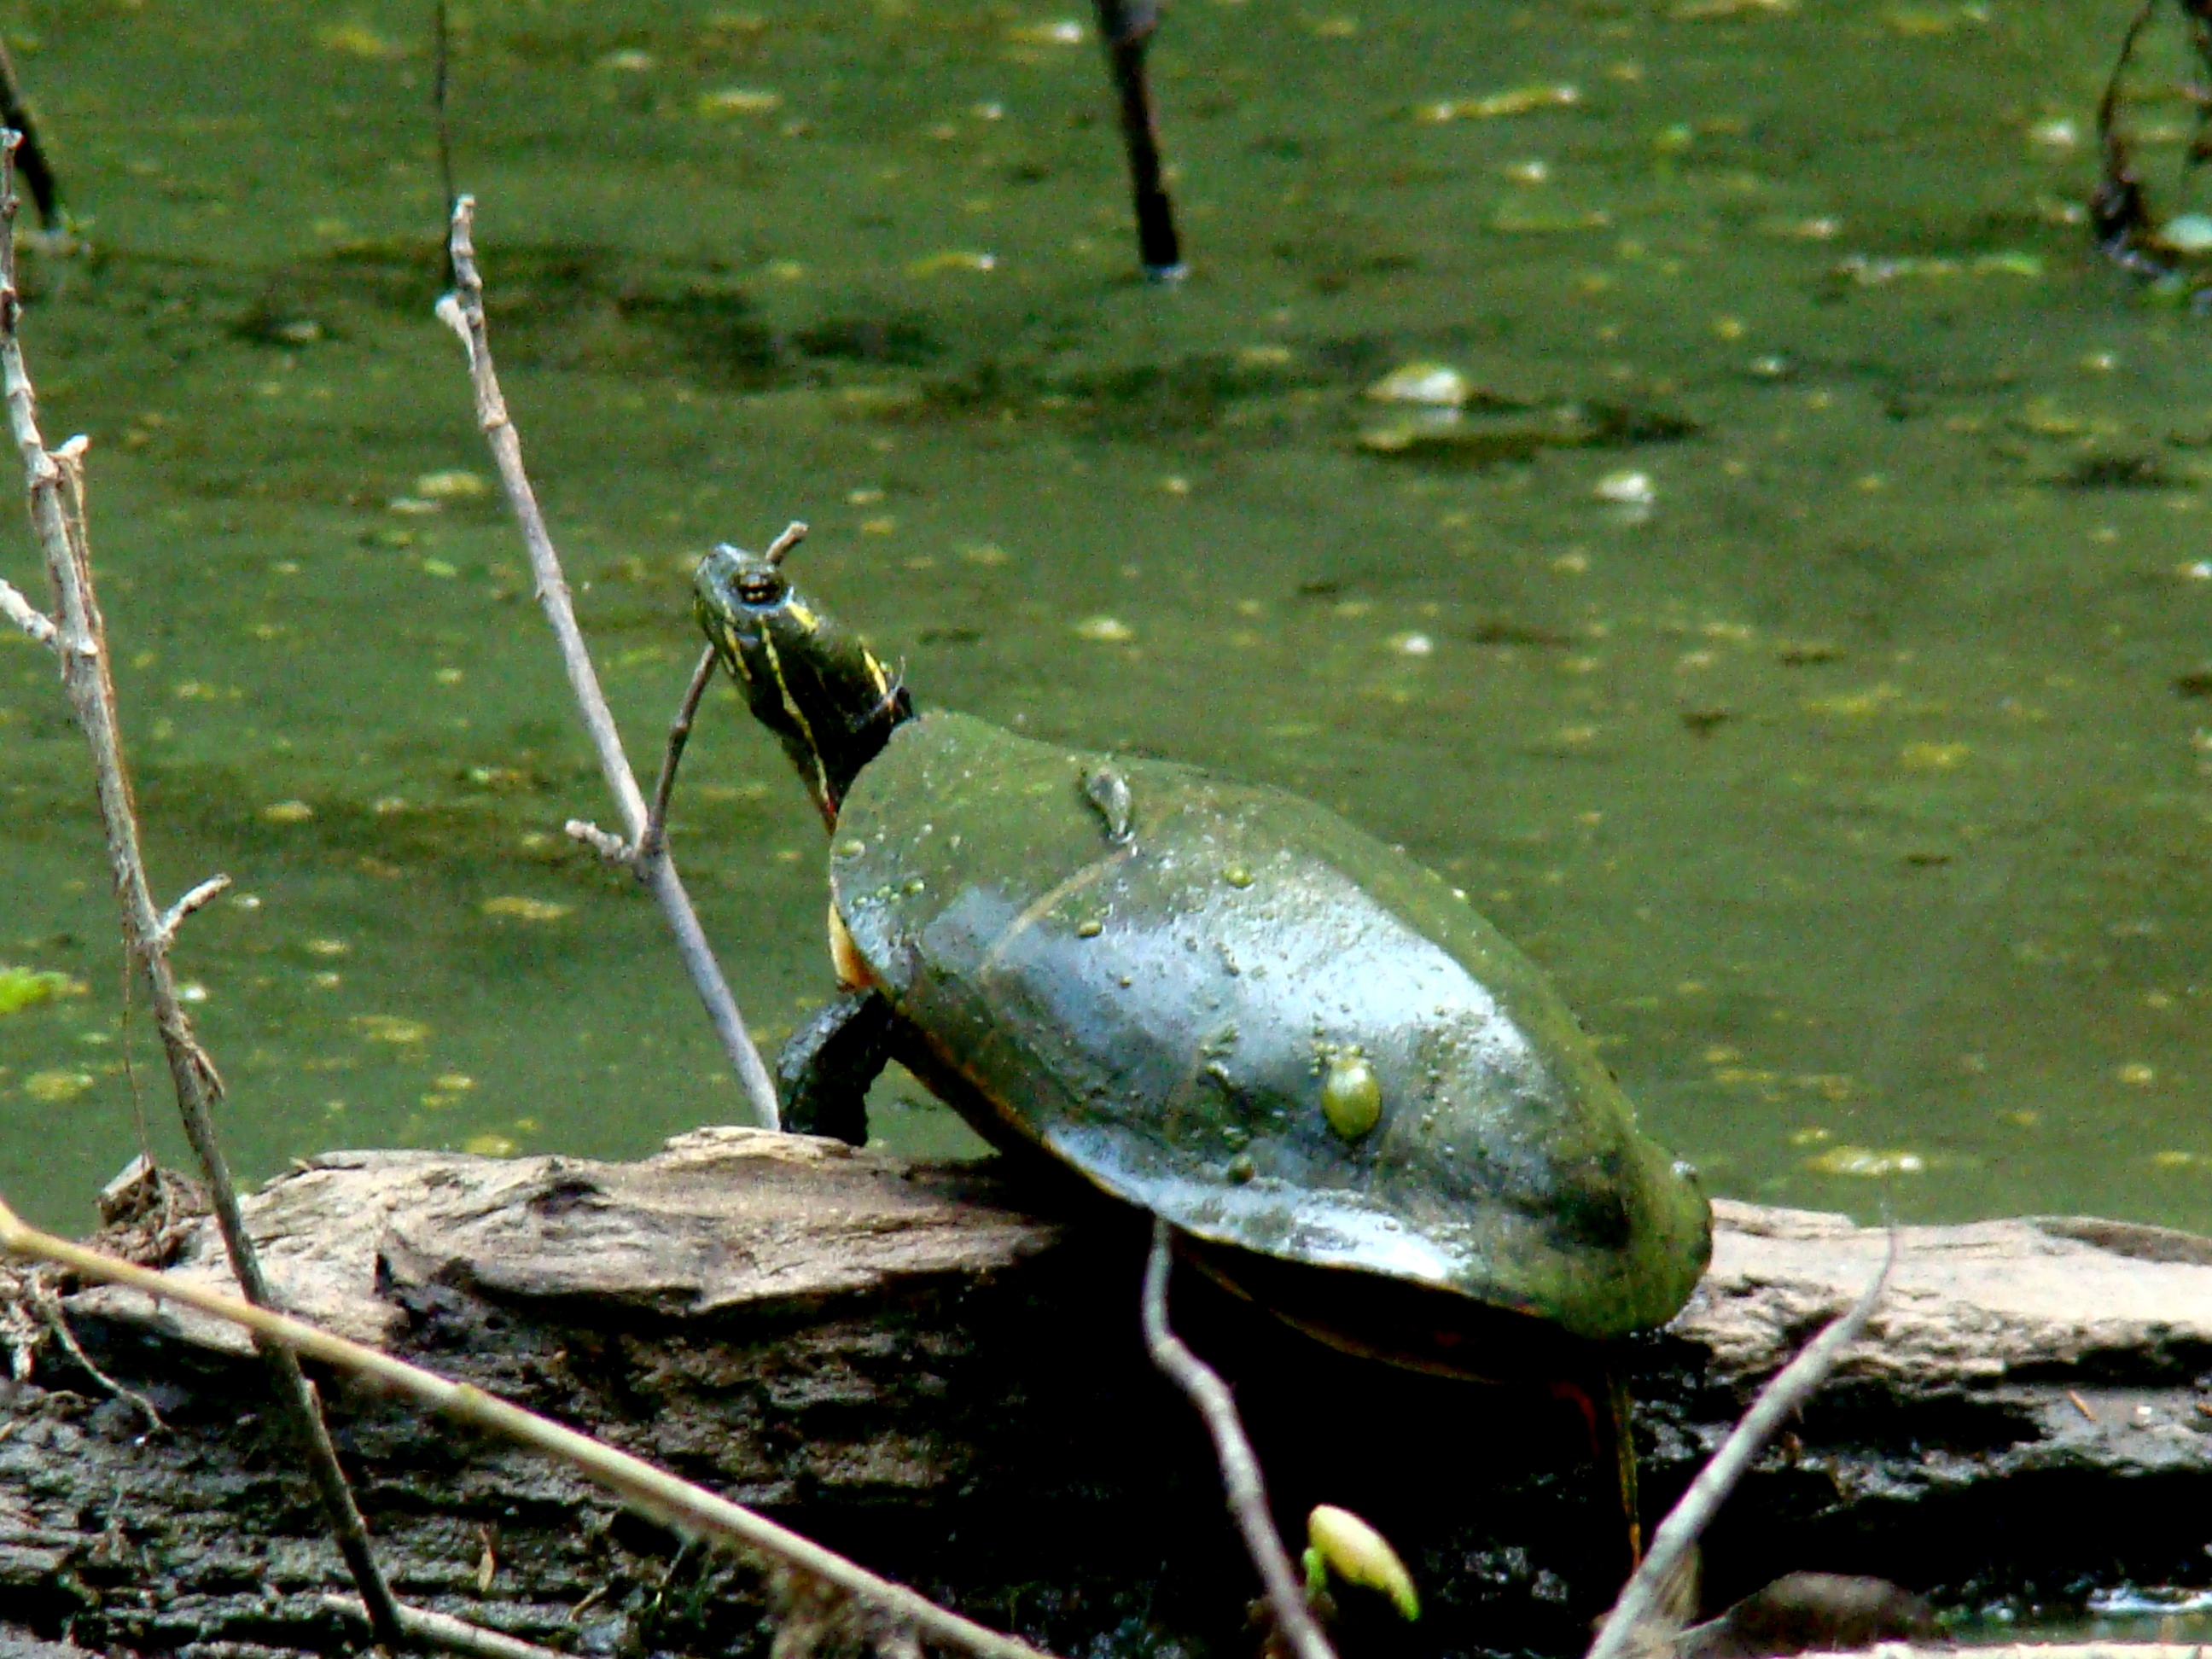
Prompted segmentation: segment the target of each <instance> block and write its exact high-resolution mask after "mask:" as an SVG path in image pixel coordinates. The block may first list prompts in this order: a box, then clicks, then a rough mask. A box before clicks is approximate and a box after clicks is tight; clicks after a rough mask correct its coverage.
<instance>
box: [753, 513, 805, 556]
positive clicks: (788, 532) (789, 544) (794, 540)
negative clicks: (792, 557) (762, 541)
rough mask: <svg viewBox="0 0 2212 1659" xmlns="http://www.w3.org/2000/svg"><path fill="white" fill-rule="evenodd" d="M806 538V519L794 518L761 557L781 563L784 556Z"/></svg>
mask: <svg viewBox="0 0 2212 1659" xmlns="http://www.w3.org/2000/svg"><path fill="white" fill-rule="evenodd" d="M805 539H806V525H805V520H799V519H793V520H792V521H791V522H790V523H789V524H787V525H786V526H784V527H783V530H782V532H781V533H780V534H779V535H778V536H777V537H776V538H775V540H774V541H772V542H770V543H769V544H768V551H767V552H765V553H763V554H762V555H761V557H763V558H764V559H766V560H767V561H768V562H769V563H770V564H781V563H782V562H783V556H784V555H785V554H787V553H788V552H790V551H791V550H792V549H793V548H794V547H796V546H798V545H799V543H801V542H803V541H805Z"/></svg>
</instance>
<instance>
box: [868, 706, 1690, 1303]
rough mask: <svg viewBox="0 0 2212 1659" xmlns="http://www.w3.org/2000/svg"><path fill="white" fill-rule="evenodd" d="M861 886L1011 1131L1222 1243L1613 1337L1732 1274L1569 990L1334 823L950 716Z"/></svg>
mask: <svg viewBox="0 0 2212 1659" xmlns="http://www.w3.org/2000/svg"><path fill="white" fill-rule="evenodd" d="M1124 786H1126V789H1125V788H1124ZM830 883H831V890H832V902H833V904H834V906H835V908H836V910H837V912H838V913H839V915H841V916H842V919H843V921H844V922H845V925H846V927H847V929H848V932H849V933H850V934H851V938H852V941H853V944H854V946H855V948H856V949H857V951H858V952H859V954H860V958H861V960H862V961H863V962H864V963H866V967H867V969H868V971H869V973H870V975H872V977H873V978H874V980H875V981H876V982H877V983H878V986H879V987H881V988H882V990H883V991H884V994H886V996H887V997H888V998H889V999H890V1003H891V1005H892V1006H893V1007H894V1008H895V1009H896V1012H897V1013H898V1014H899V1015H900V1016H901V1017H902V1018H903V1020H904V1021H905V1022H906V1023H907V1024H908V1025H909V1026H910V1027H911V1028H912V1030H914V1031H915V1032H916V1033H918V1034H919V1036H920V1037H921V1039H922V1041H923V1042H925V1043H926V1045H927V1048H928V1050H929V1052H930V1054H931V1056H932V1058H933V1060H936V1061H937V1062H939V1063H940V1064H941V1065H942V1066H944V1067H945V1068H946V1069H947V1070H948V1071H950V1072H952V1073H957V1075H958V1077H959V1079H962V1080H963V1081H964V1083H965V1084H966V1085H969V1086H970V1087H972V1089H973V1091H975V1097H976V1100H975V1102H969V1103H965V1105H964V1106H963V1109H967V1110H969V1111H970V1113H971V1115H973V1114H974V1113H975V1112H977V1111H981V1110H984V1109H987V1110H988V1112H989V1113H991V1114H992V1115H994V1120H995V1121H991V1122H979V1123H978V1125H977V1127H979V1128H981V1129H982V1130H983V1131H984V1133H986V1134H987V1135H990V1136H992V1138H994V1139H999V1140H1001V1141H1004V1140H1005V1139H1006V1138H1007V1136H1008V1135H1009V1134H1012V1136H1014V1137H1017V1138H1018V1139H1020V1140H1023V1141H1025V1142H1028V1143H1030V1144H1031V1145H1033V1146H1037V1147H1041V1148H1042V1149H1043V1150H1044V1151H1045V1152H1048V1153H1049V1154H1051V1155H1052V1156H1053V1157H1054V1158H1057V1159H1058V1160H1060V1162H1061V1163H1063V1164H1066V1165H1068V1166H1069V1167H1071V1168H1072V1169H1073V1170H1077V1171H1079V1173H1081V1174H1082V1175H1083V1176H1085V1177H1087V1178H1088V1179H1089V1180H1090V1181H1091V1182H1093V1183H1095V1184H1096V1185H1097V1186H1098V1187H1099V1188H1103V1189H1104V1190H1105V1191H1106V1192H1107V1193H1109V1194H1112V1195H1113V1196H1115V1197H1116V1198H1119V1199H1121V1200H1126V1201H1127V1202H1128V1203H1131V1204H1134V1205H1138V1206H1142V1207H1144V1208H1146V1209H1148V1210H1151V1211H1152V1212H1155V1213H1157V1214H1159V1215H1162V1216H1164V1217H1165V1218H1167V1219H1168V1220H1169V1221H1170V1222H1172V1223H1173V1224H1174V1225H1176V1227H1178V1228H1181V1229H1182V1230H1183V1231H1186V1232H1188V1233H1189V1234H1191V1235H1193V1236H1194V1237H1197V1238H1199V1239H1200V1240H1204V1241H1208V1242H1211V1243H1216V1244H1222V1245H1228V1246H1233V1247H1236V1248H1237V1249H1243V1250H1247V1251H1253V1252H1257V1253H1259V1254H1261V1255H1263V1256H1270V1257H1274V1258H1278V1259H1279V1260H1281V1261H1290V1262H1295V1263H1300V1264H1305V1265H1308V1266H1311V1267H1338V1268H1351V1269H1355V1270H1358V1271H1359V1272H1362V1273H1370V1274H1380V1275H1383V1276H1386V1277H1388V1278H1390V1279H1400V1280H1404V1281H1407V1283H1409V1284H1413V1285H1422V1286H1427V1287H1431V1288H1433V1289H1436V1290H1441V1291H1452V1292H1456V1293H1457V1294H1459V1295H1461V1296H1463V1297H1471V1298H1473V1299H1474V1301H1476V1302H1478V1303H1480V1304H1486V1305H1488V1306H1490V1307H1494V1308H1498V1309H1504V1310H1510V1311H1513V1312H1516V1313H1522V1314H1528V1315H1533V1316H1536V1317H1538V1318H1540V1319H1543V1320H1546V1321H1549V1322H1553V1324H1555V1325H1557V1326H1559V1327H1560V1328H1564V1329H1565V1330H1566V1331H1567V1332H1569V1333H1570V1334H1573V1335H1576V1336H1581V1337H1588V1338H1593V1339H1605V1338H1609V1337H1613V1336H1619V1335H1621V1334H1626V1333H1628V1332H1632V1331H1636V1330H1640V1329H1644V1328H1650V1327H1653V1326H1656V1325H1659V1324H1662V1323H1664V1322H1666V1321H1667V1320H1668V1319H1669V1318H1671V1317H1672V1316H1674V1313H1675V1312H1676V1311H1677V1310H1679V1309H1680V1307H1681V1305H1682V1304H1683V1302H1684V1301H1685V1300H1686V1298H1687V1297H1688V1296H1689V1293H1690V1290H1691V1288H1692V1285H1694V1284H1695V1283H1696V1282H1697V1279H1698V1278H1699V1275H1700V1273H1702V1272H1703V1271H1704V1268H1705V1261H1706V1258H1707V1255H1708V1253H1709V1250H1710V1238H1711V1214H1710V1211H1709V1208H1708V1206H1707V1204H1706V1201H1705V1197H1704V1195H1703V1194H1702V1193H1701V1192H1700V1191H1699V1188H1698V1186H1697V1183H1696V1181H1695V1177H1694V1176H1693V1175H1692V1173H1691V1172H1690V1171H1689V1170H1687V1169H1686V1167H1685V1166H1683V1165H1681V1164H1677V1163H1675V1162H1674V1160H1673V1159H1672V1158H1670V1157H1669V1156H1668V1154H1667V1153H1666V1152H1663V1151H1662V1150H1661V1149H1660V1148H1659V1147H1658V1146H1655V1145H1654V1144H1653V1143H1652V1142H1650V1141H1649V1140H1647V1139H1644V1137H1643V1136H1642V1135H1641V1134H1640V1133H1638V1131H1637V1129H1636V1126H1635V1120H1634V1112H1633V1109H1632V1108H1631V1107H1630V1105H1629V1103H1628V1101H1627V1099H1626V1097H1625V1096H1623V1094H1622V1093H1621V1091H1620V1089H1619V1087H1618V1086H1617V1085H1615V1084H1614V1083H1613V1079H1612V1077H1611V1075H1610V1074H1609V1073H1607V1070H1606V1068H1605V1066H1604V1065H1603V1063H1602V1062H1601V1060H1599V1059H1598V1056H1597V1054H1596V1053H1595V1050H1594V1048H1592V1047H1591V1044H1590V1042H1589V1038H1588V1037H1586V1036H1584V1035H1583V1031H1582V1030H1581V1028H1580V1026H1579V1025H1578V1024H1577V1023H1576V1021H1575V1018H1574V1016H1573V1015H1572V1014H1571V1012H1568V1010H1567V1007H1566V1006H1565V1003H1563V1002H1562V1001H1561V1000H1560V999H1559V995H1558V994H1557V993H1555V992H1554V991H1553V989H1552V987H1551V985H1550V983H1549V981H1547V979H1546V978H1545V976H1544V975H1543V973H1542V971H1541V969H1538V968H1537V967H1536V966H1535V965H1534V963H1531V962H1530V961H1529V960H1528V958H1527V957H1524V956H1523V955H1522V954H1521V952H1520V951H1517V950H1516V949H1515V948H1514V946H1513V945H1510V943H1508V942H1507V940H1506V939H1504V936H1503V935H1502V934H1500V933H1498V930H1497V929H1496V928H1494V927H1492V926H1491V925H1490V924H1489V923H1488V922H1486V921H1484V920H1483V919H1482V917H1481V916H1480V915H1477V914H1476V913H1475V911H1474V909H1473V908H1471V907H1470V906H1469V905H1468V903H1467V902H1466V901H1465V899H1464V897H1463V896H1462V895H1460V894H1458V893H1456V892H1455V891H1454V890H1452V889H1451V888H1449V886H1447V885H1446V884H1444V882H1443V880H1442V879H1441V878H1439V877H1437V875H1436V874H1435V873H1434V872H1431V871H1430V870H1428V869H1426V868H1425V867H1423V866H1421V865H1419V864H1418V863H1416V862H1415V861H1414V860H1413V859H1411V858H1409V857H1407V855H1406V854H1403V853H1401V852H1399V851H1396V850H1395V849H1394V848H1389V847H1387V846H1385V845H1383V843H1382V842H1378V841H1376V839H1374V838H1373V837H1372V836H1368V835H1366V834H1364V833H1363V832H1362V831H1360V830H1358V829H1354V828H1353V827H1352V825H1351V824H1349V823H1346V822H1345V821H1344V820H1343V819H1342V818H1340V817H1338V816H1337V815H1336V814H1334V813H1333V812H1330V811H1327V810H1325V809H1323V808H1322V807H1320V806H1317V805H1314V804H1313V803H1312V802H1310V801H1307V800H1303V799H1299V798H1297V796H1294V795H1290V794H1286V793H1284V792H1282V791H1280V790H1276V789H1270V788H1264V787H1253V786H1250V785H1246V784H1240V783H1235V782H1231V781H1227V780H1225V779H1222V778H1219V777H1217V776H1214V775H1212V774H1210V773H1207V772H1205V771H1202V770H1200V769H1194V768H1192V767H1188V766H1178V765H1174V764H1170V763H1165V762H1160V761H1152V760H1140V759H1124V758H1119V757H1108V756H1104V755H1100V754H1092V753H1084V752H1081V751H1079V750H1068V749H1062V748H1058V747H1054V746H1053V745H1050V744H1042V743H1036V742H1032V741H1030V740H1029V739H1027V738H1019V737H1016V736H1014V735H1013V734H1012V733H1011V732H1005V731H1002V730H1000V728H998V727H996V726H991V725H988V724H987V723H986V722H984V721H981V720H975V719H972V718H970V717H969V716H966V715H963V714H945V713H931V714H924V715H922V716H921V717H920V718H918V719H916V720H911V721H908V723H906V724H905V725H903V726H900V727H899V728H898V730H897V731H896V732H894V733H893V734H892V736H891V738H890V743H889V745H888V746H887V747H886V748H885V750H884V752H883V753H882V754H881V755H880V756H878V757H877V758H876V759H874V760H873V761H872V762H871V763H869V764H868V766H867V767H866V769H864V770H863V771H862V772H861V773H860V776H859V778H858V779H857V781H855V782H854V786H853V788H852V791H851V793H850V794H849V795H848V797H847V799H846V800H845V802H844V805H843V809H842V813H841V816H840V818H839V821H838V826H837V830H836V836H835V838H834V840H833V842H832V847H831V857H830ZM1370 1079H1371V1082H1372V1084H1373V1085H1379V1088H1378V1089H1376V1090H1374V1091H1370V1089H1369V1082H1370ZM1347 1080H1349V1083H1350V1085H1352V1086H1351V1087H1350V1088H1349V1089H1348V1090H1347V1087H1346V1084H1347ZM1332 1088H1334V1091H1335V1097H1334V1099H1330V1098H1328V1096H1329V1093H1330V1091H1331V1090H1332ZM1347 1092H1348V1093H1349V1094H1350V1095H1351V1096H1352V1097H1353V1103H1354V1105H1355V1107H1362V1106H1364V1108H1366V1109H1365V1110H1359V1109H1355V1110H1352V1111H1351V1112H1349V1113H1347V1112H1346V1111H1344V1110H1343V1109H1341V1108H1342V1106H1343V1103H1344V1097H1345V1096H1346V1093H1347ZM1377 1093H1379V1100H1378V1099H1376V1098H1374V1097H1373V1095H1374V1094H1377ZM956 1103H957V1102H956ZM978 1103H981V1104H980V1105H979V1104H978ZM1331 1106H1334V1107H1336V1108H1338V1109H1337V1110H1336V1112H1335V1121H1334V1122H1333V1121H1332V1117H1331V1112H1330V1109H1329V1108H1330V1107H1331ZM1378 1106H1379V1112H1378V1111H1376V1110H1375V1109H1374V1108H1376V1107H1378ZM1364 1125H1371V1127H1363V1126H1364Z"/></svg>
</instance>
